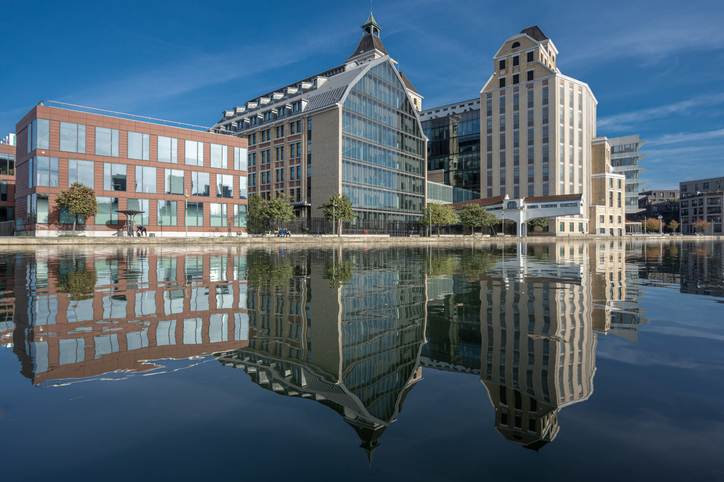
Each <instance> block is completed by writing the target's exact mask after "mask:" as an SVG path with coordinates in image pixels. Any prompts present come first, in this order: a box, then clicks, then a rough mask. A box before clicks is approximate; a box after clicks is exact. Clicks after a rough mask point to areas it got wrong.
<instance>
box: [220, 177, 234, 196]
mask: <svg viewBox="0 0 724 482" xmlns="http://www.w3.org/2000/svg"><path fill="white" fill-rule="evenodd" d="M216 197H223V198H229V199H231V198H233V197H234V176H232V175H231V174H217V175H216Z"/></svg>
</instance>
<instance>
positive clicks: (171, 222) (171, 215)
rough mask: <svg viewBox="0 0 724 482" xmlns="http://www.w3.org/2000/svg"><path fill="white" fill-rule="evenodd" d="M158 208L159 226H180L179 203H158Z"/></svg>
mask: <svg viewBox="0 0 724 482" xmlns="http://www.w3.org/2000/svg"><path fill="white" fill-rule="evenodd" d="M156 207H157V216H158V218H157V221H156V222H157V224H158V225H159V226H178V218H177V212H178V204H177V201H156Z"/></svg>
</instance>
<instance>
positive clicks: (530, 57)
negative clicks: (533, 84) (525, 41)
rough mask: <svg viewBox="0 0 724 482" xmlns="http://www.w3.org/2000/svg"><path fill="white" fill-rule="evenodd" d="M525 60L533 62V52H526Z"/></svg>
mask: <svg viewBox="0 0 724 482" xmlns="http://www.w3.org/2000/svg"><path fill="white" fill-rule="evenodd" d="M526 60H527V61H528V62H533V52H528V54H527V58H526Z"/></svg>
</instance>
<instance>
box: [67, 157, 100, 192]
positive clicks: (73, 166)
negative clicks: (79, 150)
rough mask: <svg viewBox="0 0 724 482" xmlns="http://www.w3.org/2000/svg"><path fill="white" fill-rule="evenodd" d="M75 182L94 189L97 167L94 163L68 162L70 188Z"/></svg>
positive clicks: (71, 160)
mask: <svg viewBox="0 0 724 482" xmlns="http://www.w3.org/2000/svg"><path fill="white" fill-rule="evenodd" d="M74 182H79V183H81V184H83V185H84V186H88V187H89V188H91V189H93V188H94V187H95V166H94V163H93V161H80V160H76V159H69V160H68V187H70V186H72V185H73V183H74Z"/></svg>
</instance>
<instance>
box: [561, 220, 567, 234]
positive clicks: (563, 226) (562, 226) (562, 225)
mask: <svg viewBox="0 0 724 482" xmlns="http://www.w3.org/2000/svg"><path fill="white" fill-rule="evenodd" d="M560 228H561V229H560V231H561V232H562V233H563V232H565V231H566V223H564V222H561V226H560Z"/></svg>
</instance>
